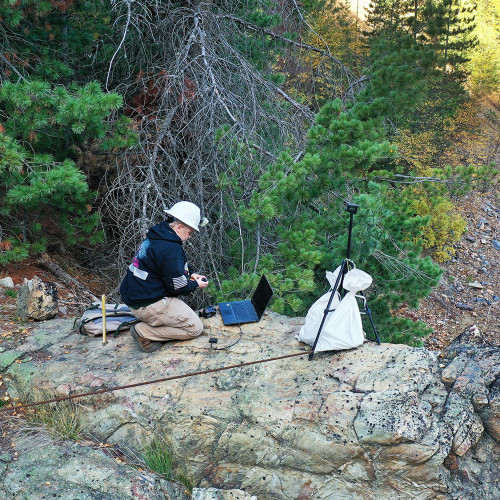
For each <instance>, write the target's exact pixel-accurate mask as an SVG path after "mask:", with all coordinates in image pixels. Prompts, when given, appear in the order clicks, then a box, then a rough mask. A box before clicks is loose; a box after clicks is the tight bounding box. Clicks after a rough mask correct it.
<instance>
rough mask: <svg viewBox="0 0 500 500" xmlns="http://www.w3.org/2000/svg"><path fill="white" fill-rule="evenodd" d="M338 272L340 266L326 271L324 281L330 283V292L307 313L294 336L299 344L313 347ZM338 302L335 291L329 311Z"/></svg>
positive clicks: (337, 294)
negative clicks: (303, 343)
mask: <svg viewBox="0 0 500 500" xmlns="http://www.w3.org/2000/svg"><path fill="white" fill-rule="evenodd" d="M339 272H340V266H339V267H337V269H335V271H333V273H332V272H331V271H326V279H327V280H328V283H330V291H328V292H326V293H325V294H324V295H322V296H321V297H320V298H319V299H318V300H317V301H316V302H315V303H314V304H313V305H312V306H311V307H310V308H309V311H307V315H306V321H305V323H304V324H303V325H302V327H301V329H300V332H299V334H298V335H297V336H296V338H297V340H300V341H301V342H305V343H306V344H310V345H313V344H314V341H315V340H316V335H317V334H318V329H319V326H320V325H321V321H323V316H324V314H325V309H326V306H327V305H328V301H329V300H330V295H331V290H332V289H333V287H334V286H335V282H336V281H337V276H338V275H339ZM339 302H340V294H339V292H338V291H337V292H336V293H335V296H334V297H333V300H332V303H331V304H330V309H335V308H336V307H337V306H338V305H339ZM332 314H333V311H331V312H329V313H328V314H327V316H326V320H325V324H324V325H323V330H324V329H325V326H326V324H327V323H328V321H329V320H330V318H331V317H332Z"/></svg>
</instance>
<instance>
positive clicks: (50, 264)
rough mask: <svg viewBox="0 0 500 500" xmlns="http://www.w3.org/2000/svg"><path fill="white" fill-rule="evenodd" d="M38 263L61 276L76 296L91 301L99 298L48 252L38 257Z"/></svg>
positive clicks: (58, 276)
mask: <svg viewBox="0 0 500 500" xmlns="http://www.w3.org/2000/svg"><path fill="white" fill-rule="evenodd" d="M38 264H40V265H41V266H43V267H45V268H46V269H47V270H48V271H50V272H51V273H52V274H53V275H54V276H56V277H57V278H59V279H60V280H61V281H62V282H63V283H64V284H65V285H66V286H68V287H69V288H71V289H72V291H73V293H74V294H75V296H77V297H78V298H79V299H80V298H81V299H83V301H90V302H96V301H98V300H99V299H98V298H97V296H95V295H94V294H93V293H92V292H91V291H90V290H88V288H87V287H86V286H85V285H84V284H83V283H81V282H80V281H78V280H77V279H76V278H74V277H73V276H71V275H69V274H68V273H67V272H66V271H64V269H63V268H62V267H61V266H60V265H59V264H57V263H56V262H55V261H54V260H53V259H51V258H50V256H49V255H48V254H46V253H44V254H42V256H41V257H40V258H39V259H38Z"/></svg>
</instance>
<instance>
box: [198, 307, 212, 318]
mask: <svg viewBox="0 0 500 500" xmlns="http://www.w3.org/2000/svg"><path fill="white" fill-rule="evenodd" d="M216 312H217V309H216V308H215V306H207V307H204V308H203V309H201V310H200V312H199V313H198V315H199V316H200V317H201V318H211V317H212V316H215V313H216Z"/></svg>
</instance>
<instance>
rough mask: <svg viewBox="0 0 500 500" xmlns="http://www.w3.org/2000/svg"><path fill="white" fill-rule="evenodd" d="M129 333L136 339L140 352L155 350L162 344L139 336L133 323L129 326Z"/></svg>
mask: <svg viewBox="0 0 500 500" xmlns="http://www.w3.org/2000/svg"><path fill="white" fill-rule="evenodd" d="M130 334H131V335H132V338H133V339H134V340H135V341H136V343H137V346H138V347H139V350H140V351H142V352H154V351H157V350H158V349H159V348H160V347H161V346H162V345H163V342H155V341H154V340H149V339H145V338H144V337H141V336H140V335H139V333H138V332H137V331H136V329H135V325H132V326H131V327H130Z"/></svg>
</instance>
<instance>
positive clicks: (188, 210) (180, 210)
mask: <svg viewBox="0 0 500 500" xmlns="http://www.w3.org/2000/svg"><path fill="white" fill-rule="evenodd" d="M164 212H166V213H167V214H168V215H171V216H172V217H174V218H176V219H177V220H180V221H181V222H184V224H187V225H188V226H189V227H192V228H193V229H195V230H196V231H199V230H200V229H199V228H200V227H204V226H206V225H207V224H208V220H207V219H206V218H205V217H203V219H202V218H201V214H200V209H199V207H198V206H196V205H195V204H194V203H191V202H190V201H179V202H178V203H176V204H175V205H174V206H173V207H172V208H169V209H168V210H164Z"/></svg>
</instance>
